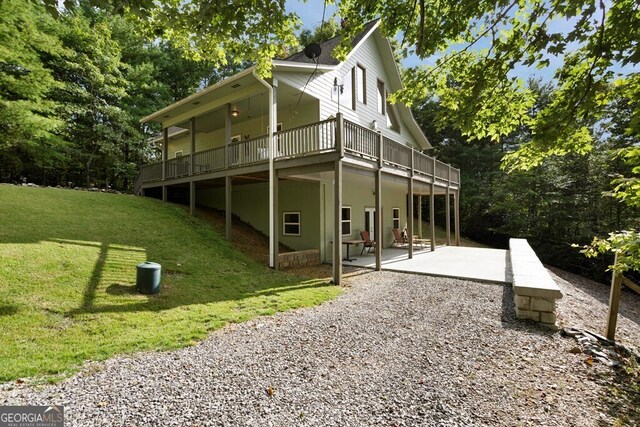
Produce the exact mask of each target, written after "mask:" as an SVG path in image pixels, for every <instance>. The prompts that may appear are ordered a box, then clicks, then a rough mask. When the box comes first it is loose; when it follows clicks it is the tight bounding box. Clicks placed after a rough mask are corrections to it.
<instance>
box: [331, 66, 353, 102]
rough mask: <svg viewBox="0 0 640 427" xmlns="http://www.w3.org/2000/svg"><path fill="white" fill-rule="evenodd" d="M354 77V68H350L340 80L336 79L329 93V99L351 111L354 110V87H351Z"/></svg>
mask: <svg viewBox="0 0 640 427" xmlns="http://www.w3.org/2000/svg"><path fill="white" fill-rule="evenodd" d="M354 75H355V68H352V69H350V70H349V71H348V72H347V73H346V74H345V75H344V76H343V77H342V79H338V78H336V79H335V81H334V85H333V90H332V92H331V99H333V100H334V101H337V102H338V103H339V104H340V105H343V106H345V107H348V108H351V109H353V110H355V109H356V102H355V87H354V85H353V80H354Z"/></svg>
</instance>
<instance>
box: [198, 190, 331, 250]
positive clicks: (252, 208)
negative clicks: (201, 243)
mask: <svg viewBox="0 0 640 427" xmlns="http://www.w3.org/2000/svg"><path fill="white" fill-rule="evenodd" d="M232 188H233V192H232V202H231V205H232V212H233V213H234V214H235V215H237V216H238V217H240V218H241V219H242V220H243V221H245V222H247V223H249V224H251V225H252V226H253V227H254V228H256V229H257V230H260V231H261V232H263V233H264V234H266V235H268V234H269V187H268V185H267V183H259V184H245V185H235V186H233V187H232ZM278 188H279V191H278V199H279V200H278V202H279V203H278V204H279V212H278V218H277V219H278V228H279V230H278V231H279V240H280V242H282V243H284V244H285V245H287V246H289V247H291V248H293V249H295V250H304V249H319V248H320V227H319V225H320V184H319V183H318V182H312V181H285V180H281V181H280V184H279V187H278ZM224 199H225V198H224V188H215V189H204V190H199V191H198V193H197V203H198V204H200V205H203V206H208V207H211V208H215V209H220V210H224V209H225V206H224ZM290 211H293V212H300V236H285V235H283V225H282V222H283V221H282V213H283V212H290Z"/></svg>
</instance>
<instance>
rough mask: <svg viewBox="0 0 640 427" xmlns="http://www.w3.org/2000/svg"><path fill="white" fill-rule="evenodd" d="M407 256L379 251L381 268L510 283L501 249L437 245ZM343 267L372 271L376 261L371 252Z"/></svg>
mask: <svg viewBox="0 0 640 427" xmlns="http://www.w3.org/2000/svg"><path fill="white" fill-rule="evenodd" d="M354 252H355V251H354ZM407 256H408V251H407V249H401V248H385V249H383V250H382V269H383V270H388V271H398V272H405V273H415V274H425V275H431V276H443V277H456V278H462V279H473V280H482V281H487V282H499V283H511V282H512V281H513V278H512V275H511V265H510V262H509V251H507V250H503V249H488V248H467V247H462V246H440V247H437V248H436V250H435V251H434V252H431V251H430V250H428V249H419V250H414V253H413V258H412V259H408V258H407ZM343 265H348V266H352V267H366V268H375V266H376V258H375V255H374V254H373V253H370V254H363V255H357V256H356V257H355V258H353V261H352V262H348V261H343Z"/></svg>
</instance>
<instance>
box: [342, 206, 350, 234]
mask: <svg viewBox="0 0 640 427" xmlns="http://www.w3.org/2000/svg"><path fill="white" fill-rule="evenodd" d="M342 235H343V236H351V208H350V207H344V206H343V207H342Z"/></svg>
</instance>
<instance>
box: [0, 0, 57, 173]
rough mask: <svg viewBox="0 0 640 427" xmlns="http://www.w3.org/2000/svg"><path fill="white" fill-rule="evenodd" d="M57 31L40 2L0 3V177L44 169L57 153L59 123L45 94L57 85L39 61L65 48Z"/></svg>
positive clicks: (9, 1)
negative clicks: (28, 170) (38, 4)
mask: <svg viewBox="0 0 640 427" xmlns="http://www.w3.org/2000/svg"><path fill="white" fill-rule="evenodd" d="M57 31H58V27H57V23H56V22H55V21H54V20H53V19H51V17H50V16H49V15H48V14H46V13H45V12H44V9H43V8H42V7H39V6H37V5H35V4H32V3H29V2H25V1H21V0H6V1H2V2H0V132H1V133H2V138H0V179H3V180H8V181H13V180H17V179H19V178H20V176H22V172H23V170H24V169H25V168H30V169H33V168H36V169H40V170H41V169H43V168H47V167H49V166H50V165H51V163H52V162H54V161H55V159H56V158H57V157H59V156H60V154H59V152H58V148H59V147H60V145H61V144H62V143H63V141H62V140H61V139H60V138H58V137H57V136H56V130H57V129H58V127H59V126H60V125H61V124H62V123H61V121H60V120H59V119H58V118H57V117H56V116H55V114H54V111H55V109H56V103H55V102H52V101H51V100H50V99H48V94H49V93H50V92H51V91H52V90H53V89H55V88H57V87H59V84H58V82H57V81H56V80H55V78H54V77H53V76H52V74H51V71H50V70H49V69H47V68H46V66H45V65H44V63H43V61H42V58H43V57H45V56H46V57H55V56H58V55H61V54H62V53H63V52H64V49H63V48H62V45H61V44H60V43H59V41H58V39H57V37H56V32H57Z"/></svg>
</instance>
